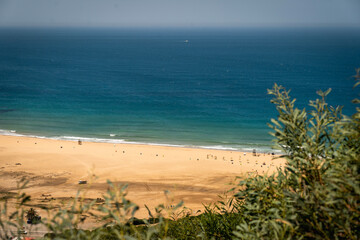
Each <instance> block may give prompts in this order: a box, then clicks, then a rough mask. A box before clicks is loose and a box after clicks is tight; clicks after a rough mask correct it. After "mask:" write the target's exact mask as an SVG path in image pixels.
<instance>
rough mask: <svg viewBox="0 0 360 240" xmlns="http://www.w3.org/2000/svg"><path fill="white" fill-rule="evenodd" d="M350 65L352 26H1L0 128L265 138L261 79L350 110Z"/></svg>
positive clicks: (182, 140)
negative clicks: (324, 94) (323, 93)
mask: <svg viewBox="0 0 360 240" xmlns="http://www.w3.org/2000/svg"><path fill="white" fill-rule="evenodd" d="M357 67H360V31H356V30H354V29H343V30H339V29H337V30H335V29H307V30H306V29H296V30H290V29H227V30H215V29H213V30H211V29H207V30H204V29H192V30H189V29H182V30H179V29H178V30H169V29H162V30H159V29H155V30H149V29H148V30H145V29H143V30H141V29H137V30H131V29H2V30H0V129H2V130H7V131H9V130H16V133H17V134H25V135H36V136H46V137H59V138H64V137H65V138H66V136H67V137H70V136H74V137H75V138H74V139H77V138H79V137H86V138H93V139H95V138H96V139H112V140H115V139H118V140H125V141H128V142H144V143H161V144H175V145H195V146H210V147H211V146H212V147H218V148H220V146H222V147H233V148H238V149H239V148H240V149H247V148H249V149H252V148H258V149H261V148H262V149H266V148H269V146H270V145H271V142H270V140H271V137H270V136H269V134H268V132H269V131H270V129H269V128H268V127H267V126H266V123H267V122H269V121H270V118H271V117H276V111H275V108H274V106H273V105H271V104H270V102H269V101H270V98H271V97H270V96H268V95H267V93H266V92H267V89H268V88H271V87H272V86H273V84H274V83H275V82H276V83H278V84H282V85H284V86H285V87H287V88H291V89H292V95H293V96H294V97H296V98H297V99H298V101H297V102H298V104H299V107H304V106H306V104H307V102H308V100H309V99H314V98H315V97H316V94H315V92H316V90H319V89H322V90H325V89H327V88H329V87H331V88H332V89H333V91H332V93H331V95H330V96H329V102H330V103H332V104H338V105H344V106H345V113H347V114H352V113H353V112H354V106H353V105H352V104H351V103H350V101H351V99H353V98H355V97H356V96H357V94H356V91H355V90H353V88H352V86H353V84H354V80H353V78H352V77H351V76H353V75H354V74H355V70H354V69H355V68H357ZM7 131H1V132H2V133H3V134H7V133H9V132H7ZM110 134H115V136H110Z"/></svg>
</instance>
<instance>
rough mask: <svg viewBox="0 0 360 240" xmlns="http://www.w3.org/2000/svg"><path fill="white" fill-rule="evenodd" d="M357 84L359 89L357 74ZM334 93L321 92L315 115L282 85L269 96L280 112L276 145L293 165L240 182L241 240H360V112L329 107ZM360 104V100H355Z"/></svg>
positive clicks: (313, 105)
mask: <svg viewBox="0 0 360 240" xmlns="http://www.w3.org/2000/svg"><path fill="white" fill-rule="evenodd" d="M357 73H358V74H357V76H356V81H357V83H356V84H355V86H357V85H359V82H360V76H359V70H358V72H357ZM330 91H331V90H330V89H329V90H327V91H325V92H322V91H318V92H317V93H318V95H319V96H320V98H319V99H317V100H315V101H310V104H309V105H310V107H311V108H312V109H311V110H310V111H306V110H305V109H302V110H300V109H298V108H296V107H295V100H293V99H291V98H290V96H289V91H286V90H285V89H284V88H283V87H282V86H278V85H276V84H275V85H274V88H273V89H271V90H269V94H271V95H273V96H274V98H273V100H272V103H274V104H275V105H276V109H277V110H278V112H279V117H278V119H277V120H275V119H272V120H271V124H269V126H270V127H271V128H272V129H273V132H272V135H273V136H275V138H276V140H275V143H276V145H277V146H276V147H277V148H278V149H281V150H282V152H284V155H283V156H282V157H284V158H286V160H287V164H286V167H285V169H284V170H280V169H279V170H278V172H277V173H276V174H275V175H272V176H270V177H262V176H256V177H253V178H248V179H245V180H244V181H243V182H241V183H240V186H243V187H244V188H245V189H244V190H243V191H240V192H239V193H238V198H239V199H243V201H244V205H243V211H244V220H243V222H242V223H241V224H240V225H239V226H238V227H237V229H236V231H235V232H234V234H235V236H236V237H238V238H240V239H293V238H296V239H302V238H303V239H358V236H360V223H359V219H360V211H359V201H360V198H359V196H360V188H359V180H360V178H359V176H360V175H359V161H360V135H359V134H360V121H359V115H360V109H359V108H357V109H356V113H355V114H354V115H353V116H352V117H347V116H344V115H343V114H342V112H341V107H336V108H334V107H331V106H328V104H327V103H326V101H325V99H326V96H327V95H328V94H329V93H330ZM354 102H355V103H359V101H358V100H356V101H354Z"/></svg>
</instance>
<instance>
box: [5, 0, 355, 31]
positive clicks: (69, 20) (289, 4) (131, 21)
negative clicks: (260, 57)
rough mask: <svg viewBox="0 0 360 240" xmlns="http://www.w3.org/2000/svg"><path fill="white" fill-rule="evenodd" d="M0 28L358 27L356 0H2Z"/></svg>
mask: <svg viewBox="0 0 360 240" xmlns="http://www.w3.org/2000/svg"><path fill="white" fill-rule="evenodd" d="M0 26H74V27H77V26H94V27H100V26H106V27H152V26H154V27H192V26H194V27H223V26H225V27H252V26H340V27H341V26H359V27H360V0H0Z"/></svg>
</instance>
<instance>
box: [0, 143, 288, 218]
mask: <svg viewBox="0 0 360 240" xmlns="http://www.w3.org/2000/svg"><path fill="white" fill-rule="evenodd" d="M273 158H274V156H272V155H269V154H263V153H262V154H257V155H256V156H253V154H252V153H243V152H237V151H222V150H210V149H197V148H180V147H166V146H152V145H137V144H110V143H92V142H82V144H81V145H79V144H78V142H76V141H61V140H51V139H38V138H30V137H15V136H0V192H1V194H3V195H4V194H6V193H8V192H13V191H15V190H16V183H17V181H19V180H20V179H21V178H22V177H26V178H27V179H28V180H29V181H30V182H29V185H28V187H27V189H26V192H27V193H28V194H29V195H31V199H32V202H31V203H32V204H33V206H34V207H36V206H40V205H42V206H43V205H46V204H53V205H54V204H55V205H56V204H57V203H58V202H59V201H63V200H66V199H69V198H70V197H74V196H75V194H76V192H77V190H78V189H79V184H78V181H79V180H86V181H89V182H90V180H91V176H92V175H96V176H97V177H96V179H95V180H94V181H93V182H92V183H91V184H87V185H88V186H89V189H88V193H87V197H88V198H93V199H96V198H101V197H102V195H103V194H104V193H105V192H106V190H107V184H106V180H108V179H109V180H111V181H113V182H115V183H123V184H128V185H129V188H128V197H129V199H130V200H132V201H133V202H135V203H136V204H138V205H139V207H140V210H139V211H138V213H137V215H136V217H139V218H140V217H147V216H148V214H147V210H146V209H145V208H144V204H147V206H149V207H150V208H154V207H155V206H157V205H158V204H160V203H164V202H165V196H164V190H169V191H170V192H171V193H172V194H171V196H172V199H173V201H174V203H177V202H179V201H180V200H183V201H184V204H185V206H187V207H188V208H191V209H193V211H197V210H201V209H203V205H202V204H204V203H205V204H206V203H211V202H215V201H216V200H218V199H219V195H221V194H223V193H224V192H226V191H227V190H228V189H230V188H231V187H232V185H231V184H232V183H234V180H235V178H236V177H237V176H239V177H246V176H247V174H249V173H258V174H264V173H266V172H268V173H271V172H272V171H273V170H274V169H275V168H276V167H277V166H281V165H283V164H284V160H283V159H273ZM82 186H83V185H82Z"/></svg>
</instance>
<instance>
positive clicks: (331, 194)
mask: <svg viewBox="0 0 360 240" xmlns="http://www.w3.org/2000/svg"><path fill="white" fill-rule="evenodd" d="M359 73H360V69H359V70H358V71H357V75H356V76H355V79H356V84H355V87H357V86H358V85H360V74H359ZM317 93H318V95H319V99H316V100H314V101H310V103H309V106H310V110H306V109H298V108H296V107H295V100H294V99H292V98H291V97H290V95H289V91H287V90H286V89H285V88H283V87H282V86H278V85H276V84H275V85H274V87H273V89H271V90H269V94H271V95H272V96H273V99H272V101H271V102H272V103H274V104H275V106H276V109H277V111H278V113H279V116H278V119H272V120H271V123H270V124H269V126H270V128H271V129H272V135H273V136H274V137H275V145H276V148H278V149H281V150H282V152H283V153H284V154H283V156H281V157H284V158H286V160H287V164H286V166H284V168H283V169H278V171H277V172H276V173H274V174H272V175H265V176H260V175H253V176H249V177H248V178H246V179H243V180H242V181H240V182H239V184H238V186H237V187H236V188H234V189H232V192H231V194H232V197H230V198H225V199H224V200H223V201H219V202H217V203H216V204H214V205H210V206H206V207H205V211H204V212H203V213H201V214H199V215H196V216H192V215H191V214H190V212H189V211H188V210H187V209H186V208H184V207H183V206H182V203H179V204H178V205H176V206H173V205H169V204H165V205H160V206H159V207H158V208H156V209H155V210H154V211H151V210H150V209H148V210H149V219H146V220H139V219H135V218H133V216H134V213H135V212H136V211H137V209H138V207H137V206H136V205H135V204H133V203H131V202H130V201H129V200H127V198H126V188H125V187H124V186H121V187H117V186H115V185H113V184H112V183H111V182H109V190H108V192H107V193H106V194H105V195H104V203H102V204H96V202H95V201H93V202H90V203H89V202H84V201H83V200H82V199H84V198H83V197H82V195H81V193H79V195H78V196H77V197H76V198H75V199H74V201H73V202H72V203H71V204H70V205H69V206H64V208H62V209H60V210H59V211H58V212H57V213H56V214H55V215H52V217H51V218H48V219H47V218H43V219H41V224H44V226H46V227H47V229H48V231H49V234H46V236H45V238H50V239H231V238H233V239H358V238H359V236H360V221H359V219H360V208H359V204H360V198H359V196H360V188H359V186H360V184H359V180H360V174H359V173H360V172H359V165H360V108H359V107H357V108H356V113H355V114H354V115H353V116H351V117H348V116H345V115H344V114H343V113H342V108H341V107H332V106H329V105H328V104H327V103H326V96H327V95H328V94H329V93H330V90H327V91H325V92H323V91H318V92H317ZM353 102H354V103H355V104H359V103H360V100H359V99H355V100H354V101H353ZM24 187H25V186H24V185H22V186H19V189H22V188H24ZM28 200H29V198H28V197H27V196H26V195H25V194H24V193H23V192H22V191H19V193H18V195H17V198H16V204H17V209H16V211H15V212H13V213H8V209H7V202H6V201H5V202H4V203H3V204H2V205H1V209H0V210H1V213H0V229H1V230H0V237H1V238H2V239H6V238H7V237H8V236H10V235H16V234H19V235H20V233H21V231H20V230H21V229H22V226H23V225H24V214H25V210H24V204H25V203H26V202H27V201H28ZM90 215H92V216H97V217H98V218H99V221H101V222H103V223H104V225H103V226H102V227H99V228H97V229H94V230H92V231H88V230H81V229H79V224H80V223H81V222H82V221H84V216H90Z"/></svg>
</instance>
